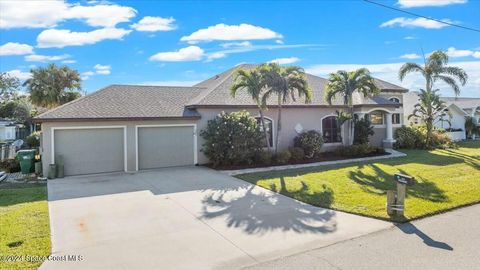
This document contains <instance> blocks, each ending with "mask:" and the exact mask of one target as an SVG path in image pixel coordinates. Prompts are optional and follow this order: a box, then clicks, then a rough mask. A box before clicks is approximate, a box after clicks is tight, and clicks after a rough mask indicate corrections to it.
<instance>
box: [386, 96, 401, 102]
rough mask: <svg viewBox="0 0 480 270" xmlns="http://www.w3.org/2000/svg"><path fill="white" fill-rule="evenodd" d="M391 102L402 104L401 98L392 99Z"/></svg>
mask: <svg viewBox="0 0 480 270" xmlns="http://www.w3.org/2000/svg"><path fill="white" fill-rule="evenodd" d="M389 100H390V101H391V102H395V103H400V99H399V98H396V97H392V98H390V99H389Z"/></svg>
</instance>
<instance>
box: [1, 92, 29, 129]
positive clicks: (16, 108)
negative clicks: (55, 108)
mask: <svg viewBox="0 0 480 270" xmlns="http://www.w3.org/2000/svg"><path fill="white" fill-rule="evenodd" d="M31 110H32V106H31V104H30V103H29V102H28V100H27V99H26V97H20V98H17V99H15V100H12V101H7V102H5V103H3V104H0V118H7V119H12V120H15V121H17V122H20V123H26V122H27V120H28V119H30V117H31V115H30V112H31Z"/></svg>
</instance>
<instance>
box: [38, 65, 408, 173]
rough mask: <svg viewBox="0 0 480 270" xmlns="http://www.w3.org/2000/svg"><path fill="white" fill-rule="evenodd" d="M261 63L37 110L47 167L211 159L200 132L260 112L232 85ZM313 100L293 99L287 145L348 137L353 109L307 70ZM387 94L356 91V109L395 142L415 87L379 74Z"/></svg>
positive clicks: (110, 167)
mask: <svg viewBox="0 0 480 270" xmlns="http://www.w3.org/2000/svg"><path fill="white" fill-rule="evenodd" d="M254 67H255V65H240V66H237V67H234V68H232V69H230V70H227V71H225V72H224V73H221V74H218V75H216V76H214V77H212V78H210V79H207V80H205V81H203V82H200V83H198V84H196V85H194V86H192V87H175V86H139V85H110V86H108V87H105V88H103V89H101V90H99V91H97V92H95V93H92V94H90V95H88V96H85V97H82V98H80V99H77V100H74V101H72V102H70V103H67V104H64V105H62V106H60V107H57V108H55V109H53V110H50V111H48V112H45V113H42V114H41V115H39V116H38V117H36V119H35V121H36V122H39V123H41V126H42V131H43V138H42V145H41V153H42V160H43V169H44V171H47V169H48V165H49V164H51V163H56V162H63V163H64V164H65V175H76V174H90V173H103V172H113V171H128V172H131V171H137V170H146V169H153V168H161V167H169V166H182V165H193V164H205V163H207V162H208V159H207V158H206V157H205V156H204V155H203V153H202V152H201V147H202V143H203V140H202V138H201V137H200V136H199V132H200V131H201V130H202V129H204V128H205V127H206V125H207V122H208V120H210V119H213V118H214V117H215V116H216V115H217V114H218V113H220V112H221V111H226V112H232V111H239V110H247V111H249V112H250V113H251V114H252V115H253V116H256V117H258V110H257V107H256V105H255V103H254V102H253V101H252V99H251V98H250V97H249V96H248V95H247V93H246V92H245V91H239V92H238V94H237V96H236V97H235V98H233V97H232V96H231V95H230V86H231V85H232V82H233V80H234V75H235V71H236V70H237V69H240V68H244V69H251V68H254ZM307 80H308V82H309V84H310V87H311V88H312V91H313V101H312V103H310V104H305V103H303V102H302V101H300V100H297V101H296V102H293V101H291V102H289V103H288V104H285V106H284V108H283V113H282V137H281V142H280V145H279V148H281V149H286V148H287V147H289V146H291V144H292V142H293V138H294V137H295V136H297V134H298V133H300V132H302V131H304V130H318V131H319V132H321V133H322V134H323V136H324V140H325V145H324V150H329V149H333V148H334V147H336V146H338V145H341V143H342V136H346V134H348V132H347V131H346V130H345V129H346V128H344V127H340V126H338V124H337V121H335V120H336V110H342V109H345V106H344V105H343V104H342V99H338V100H337V101H336V103H334V104H333V105H328V103H326V101H325V99H324V91H325V85H326V83H327V80H325V79H323V78H320V77H317V76H314V75H310V74H307ZM376 82H377V84H378V86H379V88H381V89H382V92H381V94H380V95H378V96H375V97H372V98H364V97H362V96H360V95H356V96H355V97H354V109H355V113H356V114H357V115H358V116H360V117H363V116H365V115H368V117H370V119H371V120H372V123H373V124H374V125H375V135H374V136H373V137H372V138H371V141H372V142H373V144H376V145H382V144H384V145H385V146H387V147H391V145H392V144H393V142H394V141H393V130H394V129H395V128H397V127H399V126H401V125H402V121H403V109H402V99H403V97H402V94H403V93H405V92H407V89H404V88H402V87H399V86H396V85H393V84H390V83H388V82H385V81H382V80H377V81H376ZM275 103H276V102H275V100H273V99H272V100H269V101H268V105H269V110H268V111H266V112H265V116H266V119H267V125H268V126H269V129H268V132H269V134H270V137H271V138H272V140H270V141H271V142H272V141H273V138H275V136H276V134H275V128H276V125H277V110H276V106H275Z"/></svg>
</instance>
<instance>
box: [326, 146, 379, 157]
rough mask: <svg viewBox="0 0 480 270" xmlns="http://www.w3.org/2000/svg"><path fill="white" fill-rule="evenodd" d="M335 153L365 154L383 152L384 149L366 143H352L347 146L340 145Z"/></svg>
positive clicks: (348, 154)
mask: <svg viewBox="0 0 480 270" xmlns="http://www.w3.org/2000/svg"><path fill="white" fill-rule="evenodd" d="M335 153H336V154H337V155H340V156H344V157H357V156H367V155H371V154H383V153H385V150H384V149H383V148H380V147H375V146H372V145H370V144H368V143H363V144H354V145H349V146H340V147H338V148H337V149H336V150H335Z"/></svg>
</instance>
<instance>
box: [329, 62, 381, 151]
mask: <svg viewBox="0 0 480 270" xmlns="http://www.w3.org/2000/svg"><path fill="white" fill-rule="evenodd" d="M356 91H357V92H360V93H361V94H362V95H363V96H364V97H368V96H374V95H377V94H378V93H379V92H380V89H379V88H378V87H377V85H376V84H375V80H374V79H373V77H372V76H370V72H369V71H368V69H366V68H360V69H357V70H354V71H351V72H347V71H345V70H339V71H337V72H335V73H331V74H330V76H329V78H328V83H327V87H326V94H325V99H326V101H327V102H328V104H330V105H332V102H333V100H335V99H336V98H337V97H338V96H341V97H342V99H343V105H346V106H347V107H348V112H347V115H348V118H349V119H348V120H347V119H345V122H347V124H348V144H349V145H351V144H353V134H354V133H353V129H354V125H353V93H355V92H356ZM344 116H345V114H344Z"/></svg>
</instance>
